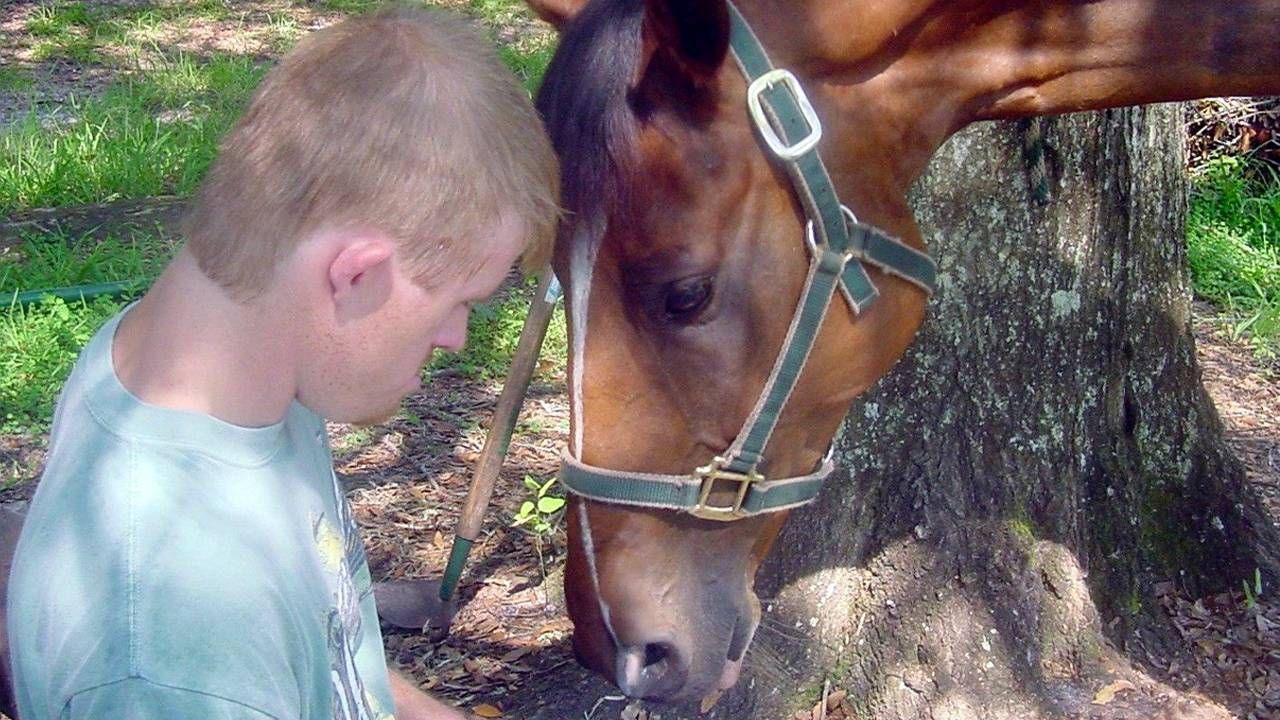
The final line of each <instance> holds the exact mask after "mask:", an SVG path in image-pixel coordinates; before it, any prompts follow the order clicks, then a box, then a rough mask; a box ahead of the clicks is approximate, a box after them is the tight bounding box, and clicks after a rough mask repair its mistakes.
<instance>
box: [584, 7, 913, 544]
mask: <svg viewBox="0 0 1280 720" xmlns="http://www.w3.org/2000/svg"><path fill="white" fill-rule="evenodd" d="M729 13H730V23H731V31H730V49H731V50H732V53H733V57H734V60H735V61H736V62H737V64H738V67H739V68H741V70H742V72H743V74H744V75H745V76H746V78H747V81H748V86H747V106H748V110H749V111H750V113H751V117H752V119H753V121H754V123H755V128H756V131H757V132H758V134H759V135H760V140H761V142H762V143H763V144H764V145H765V146H766V148H767V149H768V150H769V151H770V152H771V154H772V155H773V156H774V158H775V160H776V161H777V162H779V163H781V164H782V166H783V167H784V168H785V169H786V172H787V175H788V177H790V179H791V183H792V185H793V187H794V188H795V190H796V194H797V196H798V197H799V199H800V204H801V206H802V207H803V208H804V212H805V216H806V218H807V221H806V224H805V244H806V246H807V247H808V249H809V270H808V274H807V275H806V277H805V284H804V289H803V290H802V291H801V294H800V301H799V304H798V305H797V307H796V309H795V313H794V314H793V316H792V319H791V325H790V327H789V328H788V329H787V336H786V339H785V340H784V341H783V344H782V349H781V350H780V351H779V353H778V359H777V360H776V361H775V363H774V366H773V369H772V371H771V372H770V374H769V378H768V380H767V381H766V382H765V386H764V389H763V391H762V392H761V394H760V399H759V400H758V401H757V402H756V405H755V407H754V408H753V409H752V411H751V413H750V415H748V417H747V420H746V422H745V423H744V425H743V427H742V430H741V431H740V432H739V433H738V437H737V438H736V439H735V440H734V441H733V444H731V445H730V446H729V448H728V449H727V450H726V451H725V452H724V453H723V454H722V455H720V456H717V457H716V458H715V459H713V460H712V461H711V462H710V463H708V464H707V465H705V466H703V467H700V468H697V469H696V470H694V472H692V473H690V474H688V475H660V474H652V473H637V472H626V471H616V470H607V469H604V468H598V467H594V466H591V465H587V464H586V463H583V462H581V461H579V460H577V459H575V458H573V457H571V456H570V455H569V454H568V453H566V454H565V456H564V462H563V464H562V465H561V469H560V482H561V483H563V484H564V486H565V487H566V488H568V489H569V490H570V491H571V492H573V493H575V494H577V495H580V496H582V497H585V498H588V499H591V500H598V501H602V502H608V503H616V504H621V505H633V506H638V507H647V508H658V509H665V510H675V511H680V512H687V513H689V514H691V515H694V516H695V517H699V518H704V519H707V520H737V519H739V518H743V517H749V516H751V515H759V514H762V513H769V512H776V511H779V510H787V509H790V508H794V507H798V506H800V505H804V504H806V503H808V502H811V501H812V500H813V499H814V498H815V497H816V496H817V494H818V491H819V490H820V489H821V488H822V483H823V481H824V480H826V478H827V476H828V475H830V474H831V471H832V470H833V469H834V465H833V463H832V462H831V453H830V452H828V453H827V458H826V459H825V460H823V461H822V462H821V463H820V464H819V466H818V468H817V469H816V470H815V471H814V472H812V473H810V474H808V475H802V476H799V477H792V478H783V479H773V480H771V479H768V478H765V477H764V476H762V475H761V474H760V473H758V472H757V471H756V468H757V467H758V466H759V464H760V460H761V457H762V454H763V453H764V449H765V446H767V445H768V443H769V438H770V437H771V436H772V435H773V430H774V427H775V426H776V425H777V423H778V417H779V416H780V415H781V413H782V409H783V408H784V407H785V406H786V403H787V400H788V399H790V397H791V393H792V391H793V390H794V389H795V385H796V382H797V380H798V379H799V377H800V373H801V371H802V370H803V369H804V365H805V362H806V361H807V360H808V358H809V354H810V352H811V351H812V349H813V345H814V342H815V340H816V339H817V336H818V331H819V329H820V328H821V327H822V321H823V319H824V318H825V317H826V313H827V309H828V308H829V307H830V305H831V299H832V296H833V295H834V294H835V293H836V292H837V290H838V291H839V293H840V295H841V296H842V297H843V298H844V300H845V302H846V303H848V305H849V308H850V310H852V311H853V312H854V314H859V313H861V312H862V311H864V310H865V309H866V308H868V307H870V305H871V303H873V302H874V301H875V299H876V297H877V296H878V295H879V292H878V290H877V289H876V286H875V284H874V283H873V282H872V281H871V278H870V277H869V276H868V275H867V271H866V269H865V267H864V264H869V265H872V266H875V267H877V268H879V269H881V270H883V271H884V272H886V273H889V274H892V275H896V276H898V277H901V278H903V279H905V280H907V281H909V282H911V283H913V284H915V285H916V286H917V287H919V288H921V289H922V290H924V291H925V292H926V293H932V292H934V289H935V286H936V276H937V268H936V266H935V265H934V262H933V260H931V259H930V258H929V256H928V255H926V254H924V253H922V252H920V251H919V250H916V249H915V248H913V247H911V246H909V245H907V244H905V243H903V242H902V241H901V240H898V239H897V238H893V237H890V236H888V235H886V234H885V233H883V232H882V231H881V230H879V229H878V228H875V227H872V226H870V225H867V224H865V223H861V222H859V221H858V219H857V217H855V216H854V214H853V212H852V211H851V210H849V208H847V207H845V206H844V205H842V204H841V203H840V199H839V197H838V196H837V194H836V190H835V186H834V185H832V183H831V177H830V175H828V173H827V169H826V166H825V165H823V163H822V158H821V157H820V156H819V154H818V147H817V146H818V141H819V140H820V139H821V138H822V124H821V122H820V121H819V119H818V116H817V114H816V113H815V112H814V110H813V106H812V105H811V104H810V103H809V99H808V97H806V95H805V93H804V90H803V88H801V86H800V83H799V81H798V80H796V77H795V76H794V75H792V74H791V73H790V72H788V71H786V70H782V69H776V68H774V67H773V64H772V63H771V62H770V60H769V57H768V55H767V54H766V53H765V51H764V48H763V47H762V46H761V45H760V42H759V40H757V39H756V36H755V34H754V33H753V32H752V31H751V28H750V27H749V26H748V25H747V23H746V21H745V20H744V19H743V17H742V15H741V14H740V13H739V12H738V9H737V8H736V7H735V6H734V5H733V4H732V3H730V4H729Z"/></svg>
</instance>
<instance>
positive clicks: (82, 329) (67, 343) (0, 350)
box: [0, 299, 120, 433]
mask: <svg viewBox="0 0 1280 720" xmlns="http://www.w3.org/2000/svg"><path fill="white" fill-rule="evenodd" d="M119 309H120V304H119V303H116V302H113V301H111V300H106V299H98V300H95V301H91V302H88V303H85V302H75V303H67V302H64V301H62V300H57V299H49V300H46V301H44V302H41V303H38V304H35V305H32V306H29V307H26V308H23V307H21V306H17V305H14V306H11V307H9V308H8V309H7V310H6V311H5V312H4V313H3V314H0V433H37V432H43V431H45V430H47V429H48V426H49V421H50V419H51V418H52V416H53V405H54V402H55V401H56V400H57V396H58V391H59V389H60V388H61V387H62V383H63V382H64V381H65V380H66V377H67V375H68V374H69V373H70V372H71V366H72V364H73V363H75V359H76V356H77V355H78V354H79V353H80V349H81V348H82V347H84V344H85V343H86V342H88V341H89V338H90V337H92V336H93V333H94V332H96V331H97V330H98V328H99V327H101V326H102V324H103V323H104V322H106V321H107V320H108V319H109V318H110V317H111V316H112V315H114V314H115V313H116V312H118V311H119Z"/></svg>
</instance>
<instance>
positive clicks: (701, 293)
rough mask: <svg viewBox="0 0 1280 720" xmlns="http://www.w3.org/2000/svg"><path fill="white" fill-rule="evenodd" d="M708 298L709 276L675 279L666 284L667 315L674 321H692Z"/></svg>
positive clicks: (709, 288)
mask: <svg viewBox="0 0 1280 720" xmlns="http://www.w3.org/2000/svg"><path fill="white" fill-rule="evenodd" d="M710 300H711V278H710V277H706V276H704V277H696V278H689V279H687V280H677V281H676V282H673V283H671V284H670V285H668V286H667V295H666V300H665V308H666V311H667V317H668V318H670V319H671V320H674V321H675V322H683V323H688V322H692V321H694V320H696V319H697V316H698V313H699V312H700V311H701V310H702V309H703V308H705V307H706V306H707V303H708V302H710Z"/></svg>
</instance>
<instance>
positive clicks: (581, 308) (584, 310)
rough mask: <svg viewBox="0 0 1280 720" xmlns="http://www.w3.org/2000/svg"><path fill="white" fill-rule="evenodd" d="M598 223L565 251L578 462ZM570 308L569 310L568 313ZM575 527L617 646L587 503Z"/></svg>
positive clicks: (573, 448) (584, 228) (581, 228)
mask: <svg viewBox="0 0 1280 720" xmlns="http://www.w3.org/2000/svg"><path fill="white" fill-rule="evenodd" d="M596 225H598V223H580V224H579V225H578V227H577V229H576V230H575V231H574V238H573V244H572V246H571V247H572V249H571V250H570V251H569V293H570V296H571V298H570V299H571V300H572V302H571V303H568V304H566V306H565V307H566V313H567V314H568V316H569V324H570V327H571V328H572V330H573V332H572V333H571V336H572V337H573V347H572V348H570V352H572V353H573V363H572V366H573V391H572V395H573V408H572V410H571V411H570V412H571V413H572V415H571V417H570V422H569V425H570V427H572V428H573V437H572V438H571V440H570V445H569V452H570V453H572V454H573V456H574V457H575V458H577V459H578V460H582V426H583V421H584V420H585V417H584V412H583V405H582V377H583V372H584V369H585V367H586V364H587V363H586V360H587V355H586V348H587V317H588V316H589V315H590V305H589V302H590V300H591V281H592V278H593V277H594V275H595V269H596V258H597V256H598V255H599V251H600V241H601V236H602V235H603V233H601V232H593V230H594V229H595V226H596ZM569 308H572V311H569ZM578 526H579V527H580V528H581V529H582V532H581V538H580V541H581V543H582V553H583V555H584V556H585V557H586V558H587V569H588V570H589V571H590V572H591V591H592V592H594V593H595V595H596V602H597V603H598V604H599V605H600V617H601V619H602V620H603V621H604V627H605V630H607V631H608V632H609V638H610V639H611V640H613V644H614V646H615V647H617V645H618V636H617V634H615V633H614V632H613V623H612V622H611V621H610V619H609V604H608V603H606V602H605V601H604V595H603V594H601V592H600V574H599V573H598V572H597V571H596V548H595V541H594V540H592V538H591V521H590V520H589V519H588V518H587V502H586V501H585V500H583V501H581V502H579V503H578Z"/></svg>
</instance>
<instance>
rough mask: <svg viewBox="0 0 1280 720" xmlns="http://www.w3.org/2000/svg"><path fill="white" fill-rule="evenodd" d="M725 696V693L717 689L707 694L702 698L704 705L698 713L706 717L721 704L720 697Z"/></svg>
mask: <svg viewBox="0 0 1280 720" xmlns="http://www.w3.org/2000/svg"><path fill="white" fill-rule="evenodd" d="M723 694H724V691H723V690H719V689H715V690H712V691H711V692H709V693H707V694H706V695H705V696H704V697H703V698H702V705H700V706H699V708H700V709H699V710H698V712H699V713H700V714H702V715H706V714H707V713H708V712H710V711H711V708H713V707H715V706H716V703H718V702H720V696H721V695H723Z"/></svg>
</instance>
